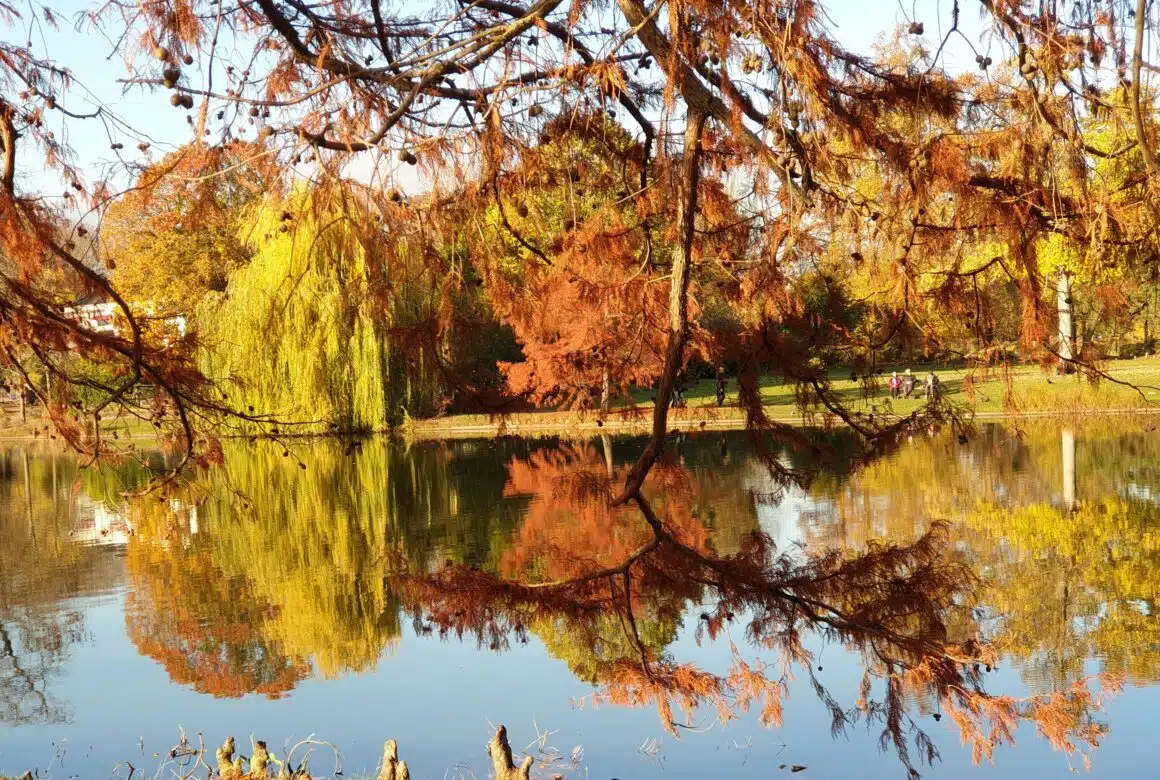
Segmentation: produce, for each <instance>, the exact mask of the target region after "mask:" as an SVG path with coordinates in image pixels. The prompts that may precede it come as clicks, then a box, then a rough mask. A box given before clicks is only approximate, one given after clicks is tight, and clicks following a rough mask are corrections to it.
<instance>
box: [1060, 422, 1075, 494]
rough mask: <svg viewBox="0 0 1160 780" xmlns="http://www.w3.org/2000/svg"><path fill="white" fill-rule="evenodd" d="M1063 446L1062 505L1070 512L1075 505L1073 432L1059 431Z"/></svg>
mask: <svg viewBox="0 0 1160 780" xmlns="http://www.w3.org/2000/svg"><path fill="white" fill-rule="evenodd" d="M1060 439H1061V442H1062V446H1063V505H1064V506H1065V507H1066V508H1067V511H1068V512H1071V511H1073V510H1074V509H1075V507H1076V498H1075V433H1074V432H1072V431H1069V430H1064V431H1061V432H1060Z"/></svg>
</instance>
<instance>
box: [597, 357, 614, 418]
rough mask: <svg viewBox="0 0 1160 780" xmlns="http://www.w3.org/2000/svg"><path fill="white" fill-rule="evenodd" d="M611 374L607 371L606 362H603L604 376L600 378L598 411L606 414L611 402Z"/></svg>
mask: <svg viewBox="0 0 1160 780" xmlns="http://www.w3.org/2000/svg"><path fill="white" fill-rule="evenodd" d="M611 396H612V375H611V373H609V371H608V364H607V363H605V364H604V376H603V377H602V378H601V380H600V413H601V414H608V407H609V405H610V404H611V402H612V398H611Z"/></svg>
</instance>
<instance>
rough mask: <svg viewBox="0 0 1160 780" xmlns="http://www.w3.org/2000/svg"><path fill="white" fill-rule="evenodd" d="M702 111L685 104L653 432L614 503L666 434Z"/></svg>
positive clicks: (677, 366) (631, 492) (683, 310)
mask: <svg viewBox="0 0 1160 780" xmlns="http://www.w3.org/2000/svg"><path fill="white" fill-rule="evenodd" d="M705 118H706V114H705V112H704V111H703V110H702V109H701V108H699V107H696V106H690V107H689V115H688V119H687V120H686V124H685V144H684V150H683V156H682V157H681V168H680V180H679V182H678V185H677V186H678V191H677V231H678V232H677V235H678V236H679V240H680V245H679V246H678V251H677V254H676V257H674V258H673V271H672V276H671V277H670V280H669V333H668V345H667V347H666V349H665V367H664V370H663V371H662V372H661V379H660V383H659V385H658V386H657V400H656V405H655V406H654V407H653V426H652V435H651V436H650V437H649V440H648V444H647V445H646V446H645V449H644V452H643V453H641V456H640V458H638V459H637V461H636V463H635V464H633V467H632V470H631V471H630V472H629V473H628V479H626V480H625V485H624V491H623V492H622V493H621V494H620V496H619V497H617V499H616V501H615V502H614V503H615V504H623V503H625V502H627V501H631V500H632V499H633V498H636V497H637V494H638V492H639V491H640V486H641V485H643V484H644V479H645V477H646V476H648V472H649V469H651V468H652V465H653V463H655V462H656V459H657V458H658V457H659V456H660V454H661V450H662V449H663V448H664V442H665V435H666V434H667V433H668V424H669V404H670V403H671V402H672V397H673V387H674V386H675V385H676V381H677V374H678V373H679V372H680V370H681V364H682V363H683V362H684V358H685V339H686V337H687V335H688V333H687V331H688V327H689V267H690V265H691V264H692V254H693V236H694V230H693V226H694V224H695V218H696V214H697V184H698V183H699V181H700V178H701V137H702V135H703V134H704V131H705Z"/></svg>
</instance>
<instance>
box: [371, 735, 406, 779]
mask: <svg viewBox="0 0 1160 780" xmlns="http://www.w3.org/2000/svg"><path fill="white" fill-rule="evenodd" d="M379 780H411V773H410V772H408V771H407V762H406V761H400V760H399V746H398V744H396V742H395V740H393V739H388V740H387V742H386V744H385V745H383V768H382V770H381V771H380V772H379Z"/></svg>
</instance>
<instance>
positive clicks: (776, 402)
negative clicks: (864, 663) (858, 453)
mask: <svg viewBox="0 0 1160 780" xmlns="http://www.w3.org/2000/svg"><path fill="white" fill-rule="evenodd" d="M909 367H910V368H911V370H912V371H913V372H914V375H915V379H916V387H915V391H914V393H913V396H914V397H912V398H899V399H893V400H892V399H891V398H890V391H889V389H888V385H887V382H888V380H889V378H890V372H891V371H893V370H895V367H891V368H889V369H887V370H886V371H885V372H884V373H883V374H882V375H880V376H877V377H875V381H874V382H873V383H866V382H864V381H862V380H859V381H857V382H854V381H851V380H850V369H849V368H836V369H834V370H833V371H831V372H830V382H831V383H832V386H833V388H834V390H835V391H836V392H837V393H838V395H839V396H840V397H841V398H842V400H843V401H844V402H845V404H846V405H847V406H848V407H849V408H851V409H856V410H861V411H870V410H872V409H873V410H878V411H882V410H886V411H890V412H893V413H895V414H899V415H905V414H908V413H910V412H912V411H914V410H915V409H917V408H919V407H920V406H921V405H922V404H923V403H925V400H924V398H923V393H922V387H923V385H922V383H923V381H924V379H925V378H926V375H927V373H928V372H929V371H931V370H933V371H934V372H935V373H936V374H938V377H939V380H940V382H941V388H942V392H943V395H944V396H945V397H946V398H948V399H949V400H950V401H952V402H954V403H961V404H964V405H966V406H968V407H969V408H971V409H973V410H974V411H975V412H977V413H1001V412H1008V411H1011V410H1010V408H1009V407H1008V404H1007V392H1008V381H1009V383H1010V387H1009V389H1010V392H1011V395H1012V397H1013V399H1014V402H1015V407H1016V409H1018V410H1019V411H1022V412H1042V411H1059V412H1066V411H1078V410H1084V411H1097V410H1109V411H1110V410H1124V409H1140V408H1144V407H1147V406H1149V405H1152V404H1160V357H1148V358H1139V359H1136V360H1117V361H1110V362H1109V363H1107V364H1106V365H1104V366H1102V370H1104V371H1106V372H1107V373H1108V374H1109V375H1110V376H1112V377H1113V378H1114V379H1116V380H1119V381H1122V382H1130V383H1132V384H1134V385H1137V386H1138V387H1139V388H1140V390H1139V391H1137V390H1136V389H1133V388H1131V387H1125V386H1123V385H1118V384H1116V383H1114V382H1109V381H1106V380H1104V381H1100V382H1099V383H1098V384H1095V385H1093V384H1092V383H1091V382H1089V381H1087V380H1086V379H1082V378H1080V377H1079V376H1076V375H1071V376H1056V375H1054V374H1049V373H1045V372H1044V371H1043V369H1042V368H1040V367H1039V366H1038V365H1029V366H1014V367H1012V368H1011V369H1010V371H1009V372H1008V373H1007V375H1006V377H1004V376H1003V375H1002V374H1001V373H1000V372H998V371H992V372H991V373H990V375H984V374H981V373H978V372H976V375H975V378H974V385H973V388H971V390H970V392H968V388H967V386H966V382H965V380H966V377H967V374H968V372H967V371H965V370H963V369H951V368H940V367H939V366H933V365H930V364H911V365H910V366H909ZM906 368H907V366H898V367H897V370H898V372H899V375H901V374H902V373H903V371H905V369H906ZM1149 385H1151V386H1152V387H1148V386H1149ZM1141 392H1142V393H1143V395H1141ZM761 395H762V398H763V400H764V403H765V406H766V409H767V410H768V413H769V415H770V416H771V417H775V418H777V417H787V418H788V417H795V416H797V413H798V411H797V408H796V401H795V398H794V390H793V386H792V385H787V384H785V383H784V382H781V381H778V380H775V379H766V380H764V381H763V382H762V383H761ZM684 397H685V402H686V404H687V405H688V406H689V407H690V408H703V407H711V406H715V405H716V389H715V385H714V382H713V380H712V379H703V380H701V381H700V382H698V383H697V384H696V385H694V386H692V387H690V388H689V389H687V390H686V391H685V394H684ZM633 399H634V401H635V402H636V403H637V404H638V405H641V406H645V407H651V406H652V391H651V390H648V389H638V390H635V391H634V392H633ZM736 404H737V383H736V380H732V379H731V380H729V385H728V390H727V392H726V400H725V405H726V406H733V405H736Z"/></svg>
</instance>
